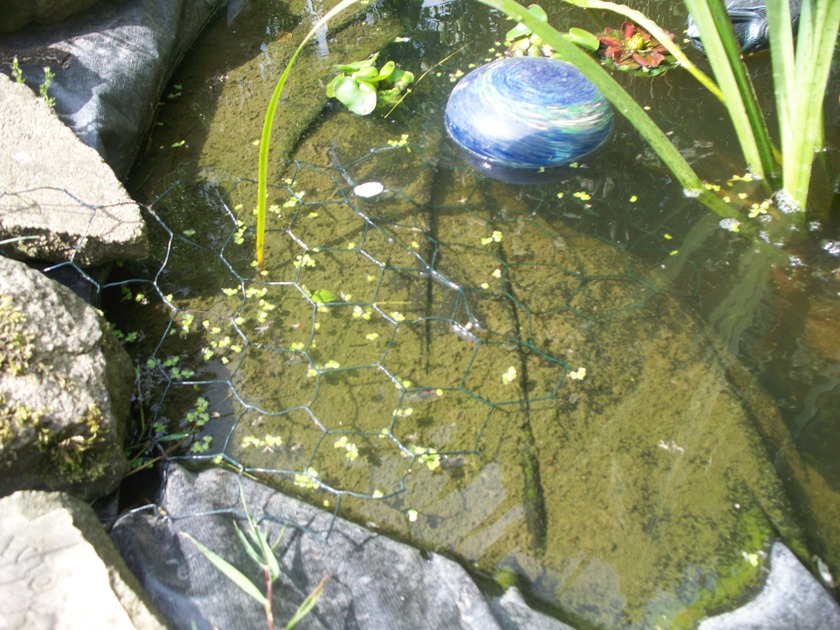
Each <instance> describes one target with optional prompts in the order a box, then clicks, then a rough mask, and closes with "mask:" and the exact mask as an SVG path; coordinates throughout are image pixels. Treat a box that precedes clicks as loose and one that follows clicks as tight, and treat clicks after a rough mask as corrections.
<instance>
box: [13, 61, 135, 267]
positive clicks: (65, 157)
mask: <svg viewBox="0 0 840 630" xmlns="http://www.w3.org/2000/svg"><path fill="white" fill-rule="evenodd" d="M0 109H2V111H3V112H4V116H3V118H2V120H0V145H2V146H3V151H2V153H0V182H2V183H0V235H2V236H3V237H9V238H17V237H22V238H27V239H30V240H21V241H18V242H15V243H11V244H9V245H6V247H7V248H9V249H12V250H13V251H14V252H15V255H16V256H25V257H30V258H40V259H45V260H50V261H53V262H62V261H67V260H72V261H74V262H75V263H77V264H79V265H81V266H91V265H99V264H102V263H106V262H109V261H114V260H122V259H127V258H142V257H144V256H146V255H147V253H148V248H149V244H148V238H147V235H146V226H145V223H144V222H143V220H142V218H141V216H140V208H139V206H138V205H137V204H136V203H135V202H134V201H133V200H132V199H131V198H130V197H129V196H128V194H127V193H126V191H125V189H124V188H123V187H122V185H121V184H120V183H119V182H118V181H117V179H116V177H114V174H113V172H112V171H111V169H110V168H108V165H107V164H105V163H104V162H103V161H102V159H101V158H100V157H99V155H97V153H96V151H94V150H93V149H91V148H90V147H87V146H85V145H84V144H82V143H81V142H79V140H78V139H77V138H76V136H75V135H74V134H73V132H72V131H71V130H70V129H69V128H68V127H66V126H65V125H64V124H62V123H61V121H60V120H58V118H57V117H56V116H55V115H54V114H53V113H52V112H51V111H50V110H49V108H48V107H47V106H46V105H45V104H44V103H43V101H41V100H39V99H36V98H35V96H34V95H33V94H32V91H31V90H29V89H28V88H27V87H26V86H24V85H20V84H17V83H14V82H12V81H11V80H9V79H8V78H7V77H5V76H2V75H0ZM32 237H34V238H32Z"/></svg>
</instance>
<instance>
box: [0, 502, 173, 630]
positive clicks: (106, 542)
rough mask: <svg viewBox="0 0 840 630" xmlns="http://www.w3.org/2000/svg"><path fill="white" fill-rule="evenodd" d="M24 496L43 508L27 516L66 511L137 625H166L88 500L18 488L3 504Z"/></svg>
mask: <svg viewBox="0 0 840 630" xmlns="http://www.w3.org/2000/svg"><path fill="white" fill-rule="evenodd" d="M21 495H34V496H35V497H39V498H40V501H39V503H40V505H39V507H40V510H37V511H36V510H32V511H22V514H24V515H25V516H35V515H38V514H45V513H48V512H49V511H51V510H56V509H64V510H67V512H68V513H69V514H70V517H71V519H72V522H73V526H74V527H75V528H76V529H77V530H78V532H79V533H80V535H81V537H82V538H84V539H85V540H86V541H87V542H88V544H89V545H90V547H91V549H93V551H94V552H95V553H96V555H97V556H98V557H99V559H100V560H101V561H102V564H103V565H104V566H105V567H106V569H107V571H108V579H109V582H110V585H111V589H112V590H113V592H114V595H115V597H116V598H117V600H118V601H119V602H120V605H121V606H122V608H123V610H125V612H126V614H127V615H128V617H129V618H130V619H131V621H132V623H133V624H134V626H135V627H137V628H166V627H167V626H166V623H165V622H164V621H163V617H162V616H161V615H160V613H159V612H158V611H157V609H156V608H155V607H154V605H153V604H152V602H151V599H150V598H149V596H148V595H147V594H146V591H145V590H144V589H143V587H142V586H141V584H140V581H139V580H138V579H137V578H136V577H135V576H134V574H133V573H132V572H131V570H130V569H129V568H128V565H127V564H126V563H125V560H123V558H122V556H121V555H120V552H119V551H118V550H117V547H116V546H115V545H114V543H113V541H112V540H111V539H110V537H109V536H108V533H107V532H106V531H105V528H104V527H103V526H102V524H101V523H100V522H99V519H98V518H97V516H96V514H95V513H94V511H93V509H92V508H91V507H90V506H89V505H88V504H87V503H85V502H84V501H82V500H80V499H77V498H75V497H73V496H72V495H69V494H67V493H65V492H46V491H42V490H19V491H17V492H15V493H13V494H11V495H9V496H8V497H5V498H1V499H0V505H2V502H3V501H6V500H9V499H12V498H13V497H16V496H21Z"/></svg>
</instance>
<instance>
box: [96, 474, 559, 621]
mask: <svg viewBox="0 0 840 630" xmlns="http://www.w3.org/2000/svg"><path fill="white" fill-rule="evenodd" d="M167 471H168V475H167V481H166V489H165V492H164V499H163V501H162V503H161V506H160V507H161V508H162V510H161V512H160V513H157V514H153V513H139V512H137V513H129V514H126V515H124V516H123V517H121V518H120V519H119V520H118V521H117V523H116V524H115V525H114V527H113V529H112V530H111V536H112V538H113V539H114V541H115V542H116V544H117V547H118V548H119V549H120V551H121V552H122V554H123V556H124V557H125V558H126V561H127V563H128V565H129V567H131V569H132V570H133V571H134V572H135V574H136V575H137V576H138V578H139V579H140V582H141V583H142V584H143V585H144V587H145V588H146V590H147V592H148V593H149V596H150V597H151V599H152V601H153V602H154V603H155V605H156V606H157V607H158V609H159V610H160V611H161V613H162V614H163V615H164V616H165V617H166V619H167V621H168V622H169V624H170V625H171V627H173V628H189V627H191V625H192V624H195V627H197V628H211V627H219V628H232V627H238V628H259V627H264V626H265V618H264V614H263V610H262V608H261V606H260V605H259V604H258V603H257V602H256V601H254V600H252V599H250V598H249V597H248V596H247V595H245V594H244V593H243V592H242V591H240V590H239V589H238V588H237V587H236V586H234V585H233V583H232V582H230V581H229V580H228V579H227V578H225V577H224V576H223V575H222V574H221V573H220V572H219V571H218V570H217V569H216V568H215V567H214V566H213V565H212V564H210V562H209V561H208V560H207V558H205V557H204V556H203V555H202V554H201V552H199V551H198V549H197V548H196V546H195V545H194V544H193V543H192V542H191V541H190V540H189V539H188V538H187V536H186V534H189V535H191V536H193V537H195V538H196V539H197V540H199V541H201V542H202V543H203V544H205V545H206V546H207V547H209V548H210V549H211V550H213V551H215V552H217V553H219V554H220V555H222V556H223V557H224V558H226V559H227V560H229V561H230V562H232V563H233V564H234V565H235V566H237V567H238V568H239V569H240V570H241V571H243V572H244V573H245V574H246V575H247V576H248V577H249V578H250V579H252V580H253V581H254V583H255V584H258V585H259V587H260V589H261V590H263V591H264V586H263V581H262V577H261V573H260V572H259V571H258V569H257V567H256V564H255V563H254V562H253V561H252V560H250V559H249V558H248V556H247V555H246V553H245V552H244V551H243V548H242V546H241V544H240V543H239V541H238V539H237V534H236V532H235V529H234V525H233V523H234V521H237V522H238V523H239V525H240V527H242V528H244V529H246V530H247V521H245V519H244V518H243V512H242V508H243V505H242V502H241V501H242V500H241V499H240V487H241V492H242V496H243V497H244V501H245V504H246V505H247V508H248V511H249V512H250V513H251V514H252V515H253V516H254V518H255V519H257V520H258V521H259V522H260V526H261V527H263V528H264V529H265V530H266V531H267V532H268V535H269V540H270V541H271V542H272V543H273V542H274V541H275V539H277V538H278V537H280V536H282V537H281V539H280V543H279V546H278V548H277V552H276V555H277V556H278V559H279V561H280V564H281V567H282V576H281V578H280V579H279V581H278V583H277V584H275V587H274V592H275V593H278V595H277V596H276V597H275V598H274V615H275V619H276V620H277V621H278V622H280V623H286V621H288V619H289V618H290V617H291V615H292V614H293V613H294V611H295V609H296V608H297V606H298V605H300V603H301V602H302V601H303V599H304V598H305V597H306V595H307V594H308V593H310V592H311V591H312V590H313V589H314V588H315V587H316V586H317V585H318V583H319V582H320V581H321V580H322V579H323V578H325V577H326V578H328V580H327V582H326V585H325V588H324V592H323V595H322V596H321V598H320V600H319V601H318V603H317V605H316V607H315V609H314V610H313V611H312V613H311V614H310V615H309V616H308V617H307V618H306V619H305V621H304V623H303V624H302V627H306V628H336V629H338V628H365V629H376V628H389V629H399V628H406V629H409V628H412V629H413V628H420V627H423V628H475V629H476V630H492V629H494V628H546V629H548V628H558V629H560V628H568V626H565V625H564V624H562V623H560V622H559V621H556V620H554V619H551V618H550V617H546V616H544V615H542V614H540V613H538V612H536V611H534V610H531V609H530V608H528V606H527V605H526V604H525V602H524V601H523V600H522V598H521V596H520V595H519V594H518V592H516V591H515V590H513V591H509V592H508V593H507V594H506V595H505V596H504V597H502V598H498V599H494V600H492V603H491V602H488V601H487V599H485V597H484V595H482V593H481V592H480V591H479V589H478V587H477V586H476V584H475V583H474V582H473V580H472V579H471V578H470V576H469V574H468V573H467V572H466V571H465V570H464V569H463V568H462V567H461V566H460V565H458V564H456V563H455V562H453V561H451V560H448V559H446V558H444V557H443V556H441V555H439V554H436V553H423V552H421V551H419V550H417V549H415V548H413V547H409V546H407V545H404V544H400V543H397V542H395V541H393V540H390V539H389V538H386V537H385V536H382V535H379V534H377V533H375V532H373V531H370V530H367V529H365V528H363V527H360V526H358V525H354V524H353V523H350V522H348V521H345V520H343V519H341V518H337V517H335V516H334V515H333V514H332V513H330V512H325V511H322V510H319V509H316V508H314V507H311V506H309V505H306V504H304V503H302V502H300V501H297V500H296V499H293V498H290V497H287V496H285V495H283V494H281V493H279V492H276V491H274V490H272V489H270V488H268V487H266V486H263V485H261V484H259V483H256V482H254V481H250V480H247V479H242V478H241V477H239V476H238V475H236V474H234V473H231V472H227V471H222V470H218V469H214V470H207V471H204V472H202V473H200V474H194V473H190V472H188V471H186V470H185V469H183V468H181V467H179V466H177V465H174V464H173V465H170V466H169V467H168V468H167ZM234 510H235V511H234ZM163 514H167V515H169V517H165V516H163ZM181 517H190V518H181ZM286 523H291V524H295V525H296V526H295V527H285V524H286ZM284 527H285V530H284Z"/></svg>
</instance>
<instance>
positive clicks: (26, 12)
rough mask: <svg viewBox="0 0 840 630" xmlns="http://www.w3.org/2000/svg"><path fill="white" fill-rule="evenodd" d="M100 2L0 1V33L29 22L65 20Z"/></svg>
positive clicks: (86, 0)
mask: <svg viewBox="0 0 840 630" xmlns="http://www.w3.org/2000/svg"><path fill="white" fill-rule="evenodd" d="M99 1H100V0H27V1H26V2H21V1H20V0H0V33H9V32H11V31H15V30H17V29H19V28H21V27H22V26H26V25H27V24H29V23H30V22H37V23H40V24H51V23H53V22H60V21H61V20H66V19H67V18H68V17H70V16H71V15H73V14H74V13H78V12H79V11H84V10H85V9H87V8H88V7H92V6H93V5H94V4H96V3H97V2H99Z"/></svg>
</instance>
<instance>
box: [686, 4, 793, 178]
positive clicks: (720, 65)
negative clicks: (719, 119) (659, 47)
mask: <svg viewBox="0 0 840 630" xmlns="http://www.w3.org/2000/svg"><path fill="white" fill-rule="evenodd" d="M685 5H686V7H687V8H688V11H689V13H691V16H692V17H693V18H694V21H695V23H696V24H697V28H698V29H699V31H700V39H701V40H702V41H703V48H705V50H706V56H707V57H708V59H709V63H710V64H711V66H712V71H713V73H714V75H715V78H716V79H717V82H718V85H719V86H720V89H721V90H722V91H723V95H724V97H725V99H726V100H725V103H726V107H727V109H728V110H729V117H730V119H731V120H732V125H733V127H734V128H735V134H736V135H737V136H738V142H739V143H740V145H741V151H742V152H743V154H744V159H745V160H746V161H747V166H748V167H749V168H750V170H751V171H752V172H753V174H754V175H756V176H757V177H760V178H762V179H763V178H766V177H770V178H774V177H775V176H776V171H777V167H776V160H775V156H774V153H773V145H772V142H771V141H770V135H769V133H768V132H767V125H766V123H765V121H764V115H763V114H762V112H761V108H760V107H759V106H758V100H757V99H756V97H755V90H754V89H753V87H752V82H751V81H750V79H749V75H748V74H747V71H746V68H745V67H744V64H743V62H742V61H741V51H740V48H739V47H738V42H737V40H736V39H735V33H734V32H733V30H732V24H731V22H730V21H729V16H728V15H727V13H726V7H725V6H724V3H723V0H685Z"/></svg>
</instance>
